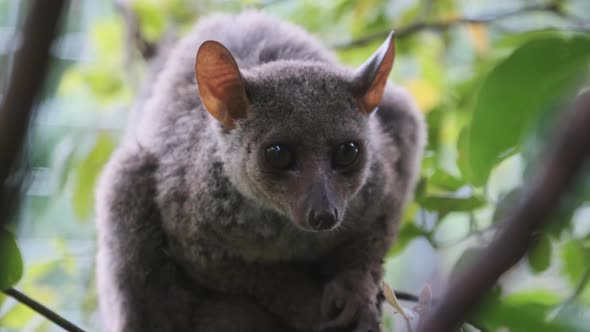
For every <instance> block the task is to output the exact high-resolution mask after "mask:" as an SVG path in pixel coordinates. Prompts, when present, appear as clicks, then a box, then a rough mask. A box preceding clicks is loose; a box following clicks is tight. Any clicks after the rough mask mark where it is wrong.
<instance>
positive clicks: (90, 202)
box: [73, 133, 115, 219]
mask: <svg viewBox="0 0 590 332" xmlns="http://www.w3.org/2000/svg"><path fill="white" fill-rule="evenodd" d="M114 147H115V142H114V141H113V139H112V138H111V137H110V136H109V135H107V134H104V133H102V134H100V135H99V136H98V139H97V140H96V143H95V145H94V148H93V149H92V150H91V151H90V153H89V154H88V155H87V156H86V158H84V159H83V160H82V161H80V163H79V164H78V165H77V166H76V176H77V178H76V183H75V188H74V197H73V203H74V212H75V214H76V216H77V217H78V218H80V219H87V218H88V217H90V215H91V214H92V210H93V209H94V190H95V187H96V182H97V180H98V175H99V174H100V171H101V170H102V168H103V166H104V164H105V163H106V162H107V161H108V159H109V157H110V155H111V152H112V151H113V149H114Z"/></svg>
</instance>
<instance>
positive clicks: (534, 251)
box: [527, 234, 552, 273]
mask: <svg viewBox="0 0 590 332" xmlns="http://www.w3.org/2000/svg"><path fill="white" fill-rule="evenodd" d="M551 249H552V247H551V240H550V239H549V237H548V236H547V235H545V234H541V236H540V237H539V239H538V240H537V242H536V243H535V245H534V246H533V247H532V248H531V250H529V252H528V254H527V262H528V263H529V266H530V267H531V269H532V271H533V272H534V273H541V272H543V271H545V270H547V268H549V265H551Z"/></svg>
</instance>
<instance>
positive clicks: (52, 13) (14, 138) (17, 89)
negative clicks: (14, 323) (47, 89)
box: [0, 0, 65, 228]
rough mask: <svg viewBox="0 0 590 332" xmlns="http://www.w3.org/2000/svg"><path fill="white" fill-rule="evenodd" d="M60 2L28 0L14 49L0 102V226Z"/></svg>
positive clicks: (9, 206)
mask: <svg viewBox="0 0 590 332" xmlns="http://www.w3.org/2000/svg"><path fill="white" fill-rule="evenodd" d="M64 3H65V1H64V0H52V1H49V0H39V1H32V2H30V7H29V8H30V10H29V14H28V16H27V20H26V22H25V24H24V28H23V33H22V39H21V47H20V48H19V49H18V50H17V51H16V52H15V56H14V65H13V68H12V71H11V76H10V79H9V83H8V87H7V89H6V92H5V94H4V100H3V101H2V104H1V105H0V189H1V190H0V228H1V227H2V226H3V225H4V224H5V223H6V222H7V219H8V216H9V215H10V214H11V212H12V211H13V210H14V207H15V206H16V201H17V199H16V197H18V195H17V194H16V191H17V190H18V188H19V187H20V182H21V181H20V180H21V179H20V178H19V179H15V178H14V174H13V172H14V170H15V168H16V165H17V164H18V160H19V156H20V153H21V151H22V146H23V144H24V141H25V137H26V133H27V130H28V126H29V122H30V119H31V117H32V114H33V104H34V103H35V101H36V100H37V96H38V95H39V94H40V92H41V89H42V87H43V82H44V81H45V75H46V73H47V69H48V66H49V49H50V47H51V43H52V41H53V38H54V36H55V33H56V32H57V29H58V22H59V17H60V14H61V11H62V8H63V7H64ZM11 175H12V178H10V176H11ZM9 180H10V183H9Z"/></svg>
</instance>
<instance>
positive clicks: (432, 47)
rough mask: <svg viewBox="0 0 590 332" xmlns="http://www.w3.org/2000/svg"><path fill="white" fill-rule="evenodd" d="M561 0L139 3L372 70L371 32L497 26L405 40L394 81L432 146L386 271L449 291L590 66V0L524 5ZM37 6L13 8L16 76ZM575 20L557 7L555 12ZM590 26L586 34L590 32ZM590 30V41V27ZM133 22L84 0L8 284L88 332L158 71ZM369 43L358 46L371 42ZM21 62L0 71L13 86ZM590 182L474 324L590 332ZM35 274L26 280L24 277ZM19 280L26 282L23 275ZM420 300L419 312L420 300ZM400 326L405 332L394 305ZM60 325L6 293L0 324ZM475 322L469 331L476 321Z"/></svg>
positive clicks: (59, 50)
mask: <svg viewBox="0 0 590 332" xmlns="http://www.w3.org/2000/svg"><path fill="white" fill-rule="evenodd" d="M549 2H550V1H541V0H539V1H535V2H533V1H524V0H520V1H516V0H515V1H492V0H481V1H465V0H438V1H428V0H424V1H419V0H403V1H401V0H400V1H386V0H367V1H356V0H332V1H309V0H302V1H294V0H235V1H222V0H202V1H193V0H172V1H157V0H134V1H130V2H129V3H130V10H131V11H132V12H133V13H134V14H135V15H136V16H137V17H138V29H139V31H140V33H141V34H142V35H143V36H144V38H145V39H146V41H148V42H151V43H158V42H159V41H161V40H162V39H164V38H166V36H169V35H173V36H177V37H178V36H181V35H182V34H183V33H185V32H186V31H187V30H188V29H189V28H190V27H191V25H192V23H193V22H194V21H196V20H198V19H199V18H200V17H202V16H205V15H207V14H208V13H211V12H214V11H230V12H237V11H240V10H242V9H244V8H258V9H262V10H266V11H268V12H271V13H274V14H276V15H278V16H280V17H283V18H285V19H287V20H290V21H292V22H295V23H297V24H300V25H302V26H303V27H305V28H306V29H308V30H310V31H311V32H312V33H314V34H316V35H317V36H318V37H319V38H321V39H322V40H323V41H325V43H326V44H328V45H336V46H338V49H337V54H338V56H339V57H340V59H341V60H342V61H343V62H344V63H346V64H349V65H351V66H357V65H359V64H360V63H362V62H363V61H364V60H365V59H366V58H367V57H368V56H369V55H370V54H371V53H372V52H373V51H374V49H375V48H376V47H377V46H378V45H379V44H380V43H381V42H382V40H381V38H368V37H370V36H372V35H374V34H376V35H379V34H383V33H384V32H387V31H388V30H391V29H392V28H396V29H398V31H403V29H401V28H402V27H407V26H411V25H413V24H416V23H417V22H426V23H427V24H428V22H439V23H440V22H451V21H453V20H456V19H457V18H460V17H476V18H477V17H479V18H486V19H488V18H490V17H493V16H494V15H498V16H501V15H500V14H501V13H506V12H512V13H513V15H507V16H506V18H503V19H498V20H492V21H493V22H486V23H485V24H479V23H470V24H454V25H453V24H451V25H452V26H451V27H449V28H438V29H436V28H433V29H423V30H419V31H414V32H413V33H410V34H406V35H401V36H399V37H398V41H397V52H398V53H397V56H396V65H395V66H394V70H393V73H392V77H391V78H392V80H393V81H394V82H395V83H397V84H399V85H402V86H404V87H406V88H407V89H408V90H409V91H410V92H411V93H412V94H413V95H414V96H415V97H416V100H417V102H418V104H419V106H420V107H421V109H422V110H423V111H424V115H425V118H426V120H427V122H428V126H429V129H428V132H429V137H428V147H427V150H426V153H425V158H424V162H423V166H422V171H421V179H420V183H419V185H418V188H417V191H416V194H415V200H414V201H413V202H411V203H410V204H409V206H408V209H407V211H406V213H405V215H404V220H403V223H402V225H401V228H400V231H399V234H398V240H397V242H396V244H395V245H394V247H393V248H392V249H391V251H390V253H389V255H388V257H387V261H386V268H387V275H386V280H387V282H388V283H389V284H390V285H392V287H393V288H394V289H403V290H407V291H412V292H416V293H418V292H419V290H420V289H421V288H422V287H423V286H424V285H426V284H429V285H431V287H432V289H433V291H434V297H436V296H437V295H438V294H439V293H440V291H441V289H442V287H443V286H444V284H445V282H446V280H448V279H449V278H452V276H453V274H454V273H455V272H456V271H457V270H458V269H460V268H461V266H463V265H464V264H465V262H467V261H469V260H470V259H472V258H473V257H474V256H475V254H476V253H477V252H478V250H479V248H481V247H482V246H484V245H485V244H486V243H488V242H489V240H490V239H491V237H492V236H493V234H494V232H495V231H496V230H497V226H498V225H499V221H501V219H502V217H503V216H504V215H506V213H507V211H509V208H510V206H512V205H513V204H514V203H515V202H517V201H518V198H519V193H520V192H521V191H522V190H521V188H522V186H523V184H524V183H526V179H528V178H529V177H530V175H531V174H533V173H534V170H535V167H536V166H537V165H538V162H539V158H540V156H541V154H542V151H543V147H544V146H545V143H546V142H547V140H548V139H550V137H551V128H553V126H554V125H555V124H556V123H559V120H560V117H561V116H563V113H556V112H555V110H558V109H561V108H563V106H564V105H567V102H569V101H571V99H572V97H573V96H574V95H575V93H576V90H575V89H573V88H574V87H576V86H579V84H581V82H583V80H584V79H587V77H588V76H587V75H588V70H589V63H590V36H589V34H588V30H587V29H588V28H587V27H588V22H586V25H581V24H580V20H583V18H581V17H579V16H578V15H579V14H580V13H590V2H588V1H586V0H562V1H553V3H554V4H555V6H554V7H552V10H553V12H551V11H550V10H536V11H521V12H519V11H518V9H519V8H523V7H528V6H531V5H535V4H548V3H549ZM24 7H25V6H24V5H23V4H22V3H21V2H19V1H18V0H16V1H14V0H0V66H3V68H7V65H8V63H9V62H10V57H11V55H10V54H11V52H10V48H9V47H7V45H9V43H8V41H9V40H10V36H12V34H13V32H14V29H15V27H18V26H19V24H20V22H21V21H22V17H23V14H24V10H25V8H24ZM555 10H559V11H560V13H559V15H558V14H557V13H556V12H555ZM584 27H585V28H584ZM584 29H586V32H580V31H579V30H584ZM128 31H129V21H128V20H126V19H125V17H124V16H123V15H122V14H121V12H119V11H118V10H117V8H116V7H115V6H114V4H112V3H110V2H98V1H96V2H95V1H80V0H78V1H72V3H71V5H70V8H69V11H68V15H67V22H66V24H65V26H64V31H63V32H62V34H61V36H60V38H59V40H58V42H57V47H56V50H55V59H54V64H55V65H54V70H53V71H52V73H51V75H50V77H49V81H48V84H47V88H46V92H45V97H44V100H43V102H42V103H41V104H40V106H39V107H40V114H39V117H38V119H37V121H36V124H35V128H34V134H33V135H32V138H31V143H32V145H31V146H32V150H31V160H32V161H31V163H32V178H33V183H32V185H31V187H30V188H29V189H28V191H27V195H26V199H25V202H24V204H23V206H22V208H21V213H20V214H19V216H18V218H17V219H18V220H15V221H18V223H16V222H15V225H18V227H13V231H14V234H16V235H17V242H18V245H19V246H18V247H20V249H21V250H22V256H23V257H24V261H25V268H24V271H23V267H22V265H23V263H22V259H21V252H19V250H18V247H17V246H16V243H15V242H14V241H13V236H12V235H11V234H13V233H10V232H7V231H0V237H1V238H2V239H4V241H1V242H0V243H3V246H4V247H2V248H0V262H2V264H3V266H2V267H1V270H2V271H10V273H9V274H6V275H2V276H0V288H4V287H7V286H9V285H14V284H16V285H17V286H18V287H19V288H21V289H23V290H24V291H25V292H27V293H29V294H30V295H31V296H33V297H34V298H36V299H37V300H39V301H41V302H43V303H45V304H47V305H48V306H49V307H51V308H54V309H56V311H58V312H59V313H61V314H63V315H64V316H66V317H67V318H69V319H71V320H72V321H74V322H76V323H77V324H79V325H81V326H84V327H86V328H88V329H89V330H97V329H98V321H97V317H96V291H95V286H94V255H95V250H96V246H95V230H94V225H93V211H94V187H95V184H96V183H97V179H98V176H99V174H100V171H101V169H102V167H103V165H104V163H105V162H106V161H107V160H108V158H109V155H110V153H111V152H112V151H113V149H114V147H115V146H116V145H117V142H118V141H119V139H120V138H121V136H122V134H123V129H124V127H125V119H127V118H128V114H129V110H130V109H131V107H132V106H133V102H134V100H136V98H137V96H138V94H139V92H140V90H141V89H142V88H145V86H146V85H149V83H150V80H151V72H150V70H151V69H150V64H149V63H148V62H146V61H145V60H143V59H142V58H141V56H140V53H139V52H138V50H137V49H136V47H135V45H134V42H133V40H132V39H130V38H129V37H128ZM366 38H368V39H367V40H366V42H365V43H362V45H360V46H359V45H357V43H353V41H357V40H359V39H366ZM5 73H6V70H2V71H0V91H2V90H1V89H3V88H4V85H3V82H4V81H5ZM589 187H590V176H588V177H587V178H585V179H581V180H580V181H579V185H578V188H577V189H576V191H575V192H574V193H572V194H571V195H569V196H568V197H566V199H564V204H563V210H562V211H560V213H558V214H557V215H556V216H553V218H552V219H553V220H554V221H553V223H552V224H551V225H549V226H548V227H547V228H546V230H545V231H544V232H542V234H539V235H538V237H537V242H536V245H535V247H534V248H533V250H532V251H531V252H530V253H529V254H528V256H527V257H526V258H524V259H523V262H522V263H520V264H518V265H517V266H516V267H514V268H513V269H512V270H511V271H510V272H509V273H508V274H507V275H506V276H504V277H503V278H502V280H501V281H500V283H499V284H498V286H497V288H496V289H495V290H494V291H493V292H491V293H490V294H489V296H488V299H487V301H485V303H484V304H482V306H481V307H480V308H479V309H478V310H477V312H476V313H475V314H474V315H473V317H472V319H471V322H472V323H473V324H474V325H476V326H477V327H478V328H480V329H483V330H486V331H497V330H503V331H589V330H590V328H589V327H588V326H590V322H589V320H588V319H587V317H590V316H589V315H590V290H588V289H587V288H585V287H584V286H585V283H586V281H587V279H588V274H589V272H588V271H589V269H590V188H589ZM21 274H22V278H21ZM19 279H20V281H19ZM411 305H412V304H408V306H409V307H411ZM384 322H385V330H386V331H389V330H391V329H392V328H394V329H395V330H396V331H403V330H404V328H405V324H404V323H402V322H400V321H399V315H397V316H396V315H391V312H388V311H387V310H386V312H385V317H384ZM23 330H27V331H48V330H57V328H56V327H54V326H52V325H51V324H49V323H47V322H46V321H45V320H44V319H43V318H42V317H40V316H38V315H36V314H35V313H34V312H32V311H30V310H29V309H27V308H26V307H24V306H22V305H19V304H17V303H16V302H15V301H14V300H12V299H7V298H5V297H2V296H0V331H23ZM465 330H469V327H465Z"/></svg>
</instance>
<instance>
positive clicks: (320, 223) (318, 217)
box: [308, 209, 338, 231]
mask: <svg viewBox="0 0 590 332" xmlns="http://www.w3.org/2000/svg"><path fill="white" fill-rule="evenodd" d="M308 223H309V226H310V227H311V228H312V229H313V230H315V231H326V230H329V229H332V228H334V226H336V224H337V223H338V211H337V210H336V209H334V210H332V211H329V210H320V211H315V210H311V211H310V212H309V217H308Z"/></svg>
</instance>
